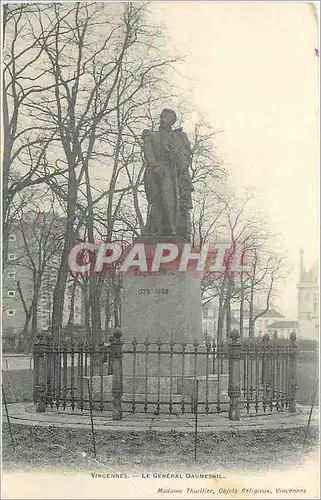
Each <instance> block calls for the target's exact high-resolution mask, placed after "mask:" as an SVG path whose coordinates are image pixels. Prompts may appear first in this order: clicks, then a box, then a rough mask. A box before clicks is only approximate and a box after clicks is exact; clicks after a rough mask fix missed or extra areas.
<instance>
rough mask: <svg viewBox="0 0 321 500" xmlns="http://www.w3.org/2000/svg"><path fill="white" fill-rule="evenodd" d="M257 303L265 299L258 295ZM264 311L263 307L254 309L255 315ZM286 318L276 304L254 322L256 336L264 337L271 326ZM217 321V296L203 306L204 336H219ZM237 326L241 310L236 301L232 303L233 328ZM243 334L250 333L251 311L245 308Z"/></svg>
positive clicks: (224, 333)
mask: <svg viewBox="0 0 321 500" xmlns="http://www.w3.org/2000/svg"><path fill="white" fill-rule="evenodd" d="M254 303H255V304H261V305H262V304H263V305H264V301H263V299H262V298H261V297H258V298H257V300H255V301H254ZM263 311H264V309H263V307H262V308H258V309H255V310H254V313H253V315H254V317H256V316H257V315H258V314H261V313H262V312H263ZM280 320H284V316H283V314H281V313H280V312H278V311H277V310H276V309H275V308H274V306H271V308H270V309H269V310H268V311H266V312H265V313H263V314H262V315H261V316H259V317H258V318H257V320H256V321H255V323H254V336H255V337H262V336H263V335H264V334H266V333H268V334H270V333H271V332H270V331H269V326H270V325H271V324H273V323H275V322H277V321H280ZM217 321H218V298H217V297H215V298H214V299H213V300H212V301H211V302H209V303H207V304H206V305H204V306H203V307H202V331H203V335H204V336H208V337H211V338H214V339H216V338H217ZM234 328H236V329H237V330H240V311H239V302H237V301H235V302H232V303H231V329H234ZM243 335H244V337H248V335H249V311H248V309H245V310H244V313H243ZM223 338H226V325H225V321H224V327H223Z"/></svg>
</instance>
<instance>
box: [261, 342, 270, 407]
mask: <svg viewBox="0 0 321 500" xmlns="http://www.w3.org/2000/svg"><path fill="white" fill-rule="evenodd" d="M262 348H263V352H262V379H261V383H262V387H263V410H264V412H265V411H266V408H267V405H268V401H269V399H270V390H271V366H270V365H271V360H270V355H269V354H270V352H269V351H270V337H269V335H268V334H267V333H265V334H264V335H263V337H262Z"/></svg>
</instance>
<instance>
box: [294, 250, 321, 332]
mask: <svg viewBox="0 0 321 500" xmlns="http://www.w3.org/2000/svg"><path fill="white" fill-rule="evenodd" d="M297 289H298V318H299V329H298V334H299V336H300V337H301V338H306V339H310V340H318V338H319V297H320V291H319V263H318V261H315V262H314V264H313V265H312V267H311V268H310V269H309V270H308V271H306V269H305V266H304V250H303V248H301V249H300V281H299V283H298V285H297Z"/></svg>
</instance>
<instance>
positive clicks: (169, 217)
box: [142, 109, 193, 241]
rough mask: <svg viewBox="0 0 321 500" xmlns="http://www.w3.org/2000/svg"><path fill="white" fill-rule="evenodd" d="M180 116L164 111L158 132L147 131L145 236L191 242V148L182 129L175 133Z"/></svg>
mask: <svg viewBox="0 0 321 500" xmlns="http://www.w3.org/2000/svg"><path fill="white" fill-rule="evenodd" d="M175 122H176V113H175V111H173V110H171V109H164V110H163V111H162V113H161V115H160V126H159V130H158V131H157V132H152V131H150V130H144V132H143V134H142V139H143V153H144V159H145V167H146V169H145V173H144V185H145V192H146V196H147V201H148V214H147V221H146V226H145V231H144V234H146V235H155V236H174V235H179V236H183V237H184V238H185V239H186V240H188V241H189V239H190V213H189V211H190V210H191V208H193V205H192V191H193V184H192V180H191V175H190V171H189V167H190V165H191V154H192V151H191V147H190V143H189V140H188V138H187V135H186V134H185V132H183V131H182V129H176V130H172V126H173V125H174V123H175Z"/></svg>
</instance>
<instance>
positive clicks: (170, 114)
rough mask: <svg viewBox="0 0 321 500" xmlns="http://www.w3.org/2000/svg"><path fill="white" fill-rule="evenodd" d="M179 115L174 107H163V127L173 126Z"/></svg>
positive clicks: (161, 117)
mask: <svg viewBox="0 0 321 500" xmlns="http://www.w3.org/2000/svg"><path fill="white" fill-rule="evenodd" d="M176 119H177V116H176V113H175V111H173V110H172V109H163V111H162V112H161V115H160V125H161V127H172V125H174V123H175V122H176Z"/></svg>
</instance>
